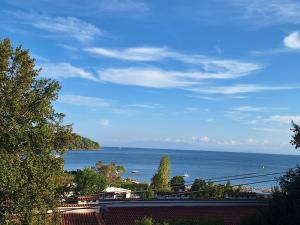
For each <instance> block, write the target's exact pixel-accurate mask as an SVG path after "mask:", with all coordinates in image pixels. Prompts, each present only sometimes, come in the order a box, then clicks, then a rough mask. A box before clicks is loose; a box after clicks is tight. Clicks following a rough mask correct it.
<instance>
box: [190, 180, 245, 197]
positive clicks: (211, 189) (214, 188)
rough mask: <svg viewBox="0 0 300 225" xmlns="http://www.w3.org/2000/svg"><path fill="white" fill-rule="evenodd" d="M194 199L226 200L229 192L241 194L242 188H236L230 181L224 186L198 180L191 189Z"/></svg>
mask: <svg viewBox="0 0 300 225" xmlns="http://www.w3.org/2000/svg"><path fill="white" fill-rule="evenodd" d="M191 191H192V192H193V197H194V198H224V197H225V194H226V193H228V192H233V191H235V192H239V191H240V188H239V187H237V188H234V187H233V186H232V185H231V184H230V182H229V181H228V182H227V183H226V184H225V185H224V184H214V183H213V182H211V181H208V182H206V181H205V180H202V179H196V180H195V181H194V183H193V185H192V187H191Z"/></svg>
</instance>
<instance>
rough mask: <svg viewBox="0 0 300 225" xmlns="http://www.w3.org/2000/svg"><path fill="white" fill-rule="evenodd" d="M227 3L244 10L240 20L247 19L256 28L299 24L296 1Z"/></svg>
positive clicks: (231, 0)
mask: <svg viewBox="0 0 300 225" xmlns="http://www.w3.org/2000/svg"><path fill="white" fill-rule="evenodd" d="M228 2H229V3H230V4H233V5H234V6H238V7H241V8H243V9H244V10H243V11H242V16H241V17H240V19H242V18H243V19H247V20H248V21H250V22H251V23H254V24H255V25H257V26H268V25H273V24H285V23H290V24H299V23H300V15H299V11H300V2H299V1H298V0H268V1H261V0H229V1H228ZM239 13H240V12H239Z"/></svg>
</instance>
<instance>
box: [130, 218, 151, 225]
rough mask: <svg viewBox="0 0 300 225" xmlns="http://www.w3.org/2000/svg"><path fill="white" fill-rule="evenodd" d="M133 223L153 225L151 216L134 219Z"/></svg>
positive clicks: (135, 224) (136, 224)
mask: <svg viewBox="0 0 300 225" xmlns="http://www.w3.org/2000/svg"><path fill="white" fill-rule="evenodd" d="M134 225H154V221H153V219H152V217H144V218H142V219H139V220H136V221H135V222H134Z"/></svg>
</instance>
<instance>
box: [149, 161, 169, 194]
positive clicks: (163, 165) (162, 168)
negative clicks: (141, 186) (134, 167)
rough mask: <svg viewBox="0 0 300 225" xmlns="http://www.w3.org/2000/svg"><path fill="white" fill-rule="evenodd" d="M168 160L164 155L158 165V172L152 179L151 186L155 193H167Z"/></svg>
mask: <svg viewBox="0 0 300 225" xmlns="http://www.w3.org/2000/svg"><path fill="white" fill-rule="evenodd" d="M169 179H170V158H169V156H167V155H164V156H163V157H162V158H161V160H160V163H159V167H158V171H157V173H156V174H154V176H153V178H152V186H153V188H154V189H155V190H156V191H169V190H170V185H169Z"/></svg>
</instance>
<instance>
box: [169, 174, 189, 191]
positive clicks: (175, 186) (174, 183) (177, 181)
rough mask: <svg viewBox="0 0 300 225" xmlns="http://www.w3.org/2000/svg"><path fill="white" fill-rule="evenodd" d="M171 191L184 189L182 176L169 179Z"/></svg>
mask: <svg viewBox="0 0 300 225" xmlns="http://www.w3.org/2000/svg"><path fill="white" fill-rule="evenodd" d="M170 186H171V189H172V191H176V192H177V191H185V180H184V177H183V176H175V177H172V179H171V181H170Z"/></svg>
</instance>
